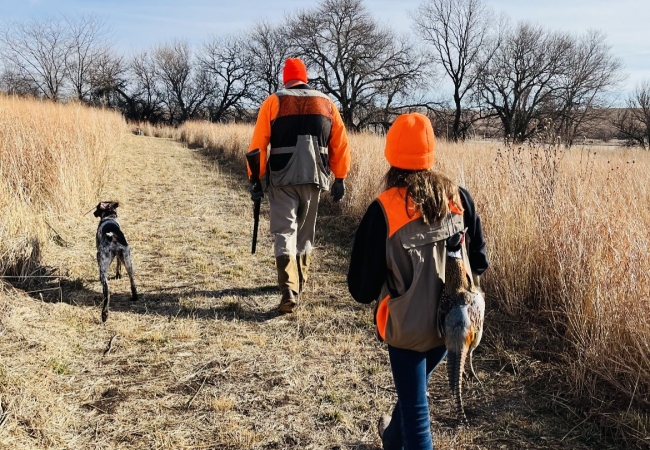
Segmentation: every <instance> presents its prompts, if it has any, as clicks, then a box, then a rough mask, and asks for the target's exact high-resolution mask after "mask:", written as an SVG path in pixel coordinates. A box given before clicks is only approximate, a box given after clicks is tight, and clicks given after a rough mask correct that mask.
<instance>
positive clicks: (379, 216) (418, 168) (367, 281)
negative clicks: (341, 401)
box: [348, 113, 488, 450]
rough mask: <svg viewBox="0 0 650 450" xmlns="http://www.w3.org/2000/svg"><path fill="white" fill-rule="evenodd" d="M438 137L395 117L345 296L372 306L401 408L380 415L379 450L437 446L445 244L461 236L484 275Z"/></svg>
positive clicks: (465, 205)
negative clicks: (433, 393) (432, 389)
mask: <svg viewBox="0 0 650 450" xmlns="http://www.w3.org/2000/svg"><path fill="white" fill-rule="evenodd" d="M434 154H435V138H434V133H433V128H432V127H431V122H429V119H428V118H427V117H426V116H424V115H422V114H418V113H413V114H403V115H401V116H399V117H398V118H397V119H396V120H395V122H394V123H393V125H392V126H391V128H390V129H389V130H388V133H387V135H386V148H385V152H384V155H385V157H386V159H387V161H388V163H389V164H390V165H391V167H390V169H389V171H388V173H387V174H386V176H385V188H386V189H385V191H384V192H383V193H382V194H381V195H379V197H377V199H376V200H375V201H374V202H372V203H371V204H370V206H369V207H368V210H367V211H366V213H365V215H364V217H363V219H362V220H361V223H360V225H359V228H358V230H357V232H356V236H355V240H354V246H353V249H352V255H351V259H350V268H349V271H348V288H349V290H350V294H352V297H353V298H354V299H355V300H356V301H358V302H361V303H370V302H372V301H373V300H377V308H376V310H375V323H376V325H377V332H378V335H379V337H380V338H381V339H382V340H384V341H386V343H387V344H388V356H389V359H390V364H391V370H392V373H393V380H394V382H395V389H396V391H397V403H396V405H395V407H394V409H393V413H392V417H389V416H383V417H382V418H381V419H380V422H379V434H380V436H381V438H382V442H383V446H384V449H385V450H392V449H402V448H404V449H408V450H420V449H422V450H425V449H426V450H429V449H431V448H432V447H433V443H432V438H431V430H430V419H429V407H428V403H427V397H426V391H427V382H428V380H429V377H430V376H431V373H432V372H433V370H434V369H435V368H436V366H437V365H438V364H439V363H440V361H442V359H443V358H444V357H445V355H446V353H447V351H446V349H445V346H444V339H443V337H442V336H440V335H439V334H438V331H437V325H436V324H437V309H438V300H439V297H440V293H441V290H442V286H443V281H442V278H441V276H444V264H445V256H446V247H447V241H448V240H449V242H456V243H458V242H460V239H459V237H460V236H461V235H462V233H463V232H464V231H465V229H466V231H465V243H466V245H467V246H468V257H469V263H470V265H471V268H472V272H473V275H474V276H475V277H478V276H479V275H480V274H482V273H483V272H484V271H485V270H486V269H487V267H488V261H487V256H486V253H485V241H484V239H483V231H482V229H481V221H480V219H479V217H478V215H477V214H476V210H475V208H474V201H473V200H472V198H471V197H470V195H469V193H468V192H467V191H466V190H465V189H462V188H458V187H457V186H455V185H454V184H453V183H452V182H451V181H450V180H449V179H448V178H447V177H445V176H443V175H441V174H439V173H436V172H433V171H432V170H431V168H432V167H433V163H434Z"/></svg>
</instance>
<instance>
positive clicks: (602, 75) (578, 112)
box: [553, 31, 621, 147]
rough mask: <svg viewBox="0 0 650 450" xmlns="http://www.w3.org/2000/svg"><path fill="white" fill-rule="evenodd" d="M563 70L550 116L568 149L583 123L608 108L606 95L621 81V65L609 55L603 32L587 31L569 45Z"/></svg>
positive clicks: (609, 49)
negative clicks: (551, 115)
mask: <svg viewBox="0 0 650 450" xmlns="http://www.w3.org/2000/svg"><path fill="white" fill-rule="evenodd" d="M565 68H566V71H565V73H563V74H559V79H560V81H559V86H558V91H557V94H556V100H555V104H556V111H554V114H553V116H554V117H555V124H556V132H557V134H558V135H559V136H560V138H561V139H562V141H563V142H564V143H565V145H566V146H567V147H570V146H571V145H573V143H574V140H575V137H576V135H577V134H578V133H579V132H580V131H581V127H582V126H583V125H584V124H585V122H587V121H589V120H590V119H594V118H597V117H596V116H601V115H602V112H603V111H604V109H605V108H606V107H607V106H608V105H607V94H608V93H609V91H610V89H611V88H612V87H614V86H615V85H616V84H617V83H618V81H619V80H620V69H621V62H620V60H619V59H618V58H615V57H614V56H613V55H612V54H611V47H610V46H609V45H608V44H607V42H606V36H605V34H604V33H602V32H599V31H589V32H588V33H587V34H586V35H584V36H582V37H580V38H579V39H577V40H575V41H574V42H573V43H572V46H571V49H570V51H569V53H568V61H567V64H566V65H565ZM600 119H602V117H600Z"/></svg>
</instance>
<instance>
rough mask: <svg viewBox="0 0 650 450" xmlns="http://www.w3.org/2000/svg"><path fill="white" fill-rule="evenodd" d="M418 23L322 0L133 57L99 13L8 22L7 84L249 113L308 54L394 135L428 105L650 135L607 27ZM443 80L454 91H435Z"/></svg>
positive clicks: (501, 120) (459, 133) (318, 75)
mask: <svg viewBox="0 0 650 450" xmlns="http://www.w3.org/2000/svg"><path fill="white" fill-rule="evenodd" d="M411 20H412V30H413V33H411V34H399V33H397V32H396V31H395V30H393V29H392V28H390V27H389V26H387V25H384V24H381V23H380V22H379V21H378V20H377V19H376V18H375V17H373V15H372V11H371V9H370V8H369V7H368V6H367V5H366V4H365V1H364V0H321V1H319V2H318V3H317V4H315V5H314V6H312V7H310V8H306V9H303V10H301V11H297V12H294V13H291V14H288V15H286V16H285V18H284V20H283V21H281V22H280V23H271V22H269V21H264V20H263V21H259V22H257V23H255V24H254V25H253V26H252V27H251V28H250V29H249V30H246V31H242V32H238V33H232V34H228V35H224V36H212V37H209V38H207V39H206V40H205V41H204V42H203V43H202V44H200V45H198V46H197V47H196V48H193V47H192V46H190V45H189V43H188V42H187V41H183V40H174V41H170V42H164V43H161V44H159V45H156V46H154V47H153V48H150V49H147V50H143V51H140V52H138V53H136V54H133V55H129V56H126V55H122V54H119V53H118V52H116V51H115V46H114V44H113V43H112V41H111V36H110V32H109V30H108V27H107V26H106V24H105V23H104V22H103V21H102V20H100V19H98V18H97V17H94V16H80V17H76V18H70V17H64V16H62V17H59V18H51V19H44V20H32V21H28V22H6V23H5V24H4V25H3V26H2V27H0V66H1V70H2V72H1V73H0V87H1V89H2V90H3V91H4V92H7V93H10V94H15V95H31V96H35V97H40V98H44V99H50V100H53V101H69V100H71V99H74V100H77V101H80V102H83V103H86V104H89V105H94V106H102V107H108V108H114V109H117V110H119V111H121V112H122V113H123V114H124V116H125V117H126V118H127V119H129V120H133V121H148V122H151V123H153V124H170V125H178V124H181V123H183V122H184V121H187V120H191V119H194V120H197V119H202V120H209V121H212V122H228V121H250V120H253V119H254V117H255V113H256V108H257V106H258V105H259V103H260V102H261V101H262V100H263V99H264V98H265V97H266V96H267V95H269V94H270V93H273V92H275V91H276V90H278V89H279V88H280V87H281V82H280V80H281V74H282V67H283V63H284V60H285V59H286V58H287V57H295V56H298V57H301V58H302V59H303V60H304V61H305V63H306V64H307V67H308V71H309V75H310V84H312V85H313V86H314V87H316V88H318V89H320V90H322V91H323V92H325V93H327V94H328V95H330V96H331V97H332V98H333V99H334V100H335V101H336V102H337V104H338V105H339V109H340V112H341V116H342V118H343V120H344V122H345V124H346V126H347V127H348V128H349V129H351V130H356V131H359V130H364V129H369V128H371V129H375V130H381V131H385V130H386V129H387V128H388V126H389V125H390V123H391V122H392V120H393V119H394V117H395V116H396V115H397V114H400V113H403V112H408V111H414V110H418V111H422V112H426V113H427V114H428V115H429V116H430V117H431V118H432V119H433V121H434V123H435V125H436V131H437V133H438V134H442V135H445V136H446V137H447V138H448V139H452V140H462V139H465V138H467V137H469V136H472V135H474V134H476V130H477V128H479V127H483V130H489V133H491V134H492V135H493V136H494V135H495V134H498V135H500V136H501V137H503V138H505V139H508V140H510V141H511V142H524V141H526V140H530V139H534V138H537V137H538V136H541V135H544V136H552V139H553V140H554V141H556V143H560V142H561V143H563V144H565V145H567V146H571V145H572V144H574V143H575V142H576V140H577V139H579V138H580V137H581V136H583V135H586V134H588V133H589V126H590V124H593V123H594V121H603V120H607V121H608V122H609V123H611V125H612V126H613V127H615V129H616V130H617V131H618V134H619V136H620V137H622V138H624V139H626V140H628V141H630V142H634V143H637V144H640V145H642V146H644V147H645V146H647V145H648V141H650V81H645V82H642V83H641V84H640V85H639V86H638V87H637V88H636V90H635V91H634V92H633V93H632V94H630V96H629V98H628V99H627V100H626V101H627V104H626V107H625V108H619V109H617V110H614V109H612V108H611V93H612V92H613V90H614V89H615V88H616V87H617V85H618V84H619V83H620V81H621V80H622V78H623V73H622V64H621V61H620V59H618V58H617V57H616V56H615V55H613V54H612V51H611V47H610V46H609V44H608V43H607V39H606V36H605V34H604V33H602V32H599V31H589V32H587V33H585V34H583V35H574V34H570V33H564V32H560V31H554V30H549V29H545V28H544V27H542V26H540V25H536V24H532V23H528V22H521V23H517V24H513V23H511V21H510V20H509V19H508V18H507V17H506V16H504V15H501V16H498V15H496V14H495V12H494V11H492V10H491V9H490V8H489V7H488V6H487V5H486V3H485V1H484V0H423V1H422V3H421V4H420V5H419V7H418V8H417V9H416V10H415V11H413V12H412V14H411ZM441 83H446V84H447V85H450V86H451V91H452V93H451V95H449V97H450V98H445V97H444V96H441V95H438V94H436V92H438V91H440V86H441ZM486 124H488V126H487V127H486Z"/></svg>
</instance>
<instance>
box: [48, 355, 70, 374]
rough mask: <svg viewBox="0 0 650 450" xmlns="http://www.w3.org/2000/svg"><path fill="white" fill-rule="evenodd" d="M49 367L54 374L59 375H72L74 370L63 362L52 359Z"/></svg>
mask: <svg viewBox="0 0 650 450" xmlns="http://www.w3.org/2000/svg"><path fill="white" fill-rule="evenodd" d="M47 365H48V366H49V367H51V368H52V370H53V371H54V373H56V374H57V375H72V373H73V372H72V370H71V369H70V368H69V367H68V366H67V365H66V364H65V363H63V362H61V361H59V360H57V359H56V358H51V359H50V360H49V361H48V362H47Z"/></svg>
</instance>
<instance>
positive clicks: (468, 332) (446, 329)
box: [438, 236, 485, 422]
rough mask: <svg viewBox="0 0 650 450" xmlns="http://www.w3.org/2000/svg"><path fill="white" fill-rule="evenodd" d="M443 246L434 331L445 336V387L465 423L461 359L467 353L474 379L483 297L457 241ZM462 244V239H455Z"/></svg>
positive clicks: (479, 339) (463, 359)
mask: <svg viewBox="0 0 650 450" xmlns="http://www.w3.org/2000/svg"><path fill="white" fill-rule="evenodd" d="M453 238H454V236H452V237H451V238H449V240H448V244H447V258H446V261H445V285H444V287H443V290H442V295H441V298H440V307H439V312H438V330H439V332H440V334H441V335H443V336H444V337H445V346H446V347H447V375H448V377H449V387H450V388H451V392H452V395H453V396H454V399H455V400H456V412H457V414H458V417H459V418H460V420H461V421H462V422H467V417H466V416H465V408H464V407H463V396H462V384H463V372H464V370H465V360H466V358H467V354H468V353H469V367H470V370H471V373H472V375H473V376H474V377H475V378H476V379H477V380H478V377H477V376H476V373H475V372H474V367H473V365H472V352H473V351H474V349H475V348H476V347H477V346H478V344H479V343H480V342H481V337H482V336H483V319H484V317H485V298H484V297H483V294H482V293H481V291H480V290H479V289H478V287H477V286H476V284H475V283H474V281H473V279H472V276H471V274H469V273H467V269H466V266H465V263H464V260H463V257H462V253H461V250H460V245H458V243H457V242H453V243H452V244H450V242H449V241H451V240H452V239H453ZM456 240H457V241H458V240H460V244H462V236H460V237H457V239H456Z"/></svg>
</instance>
